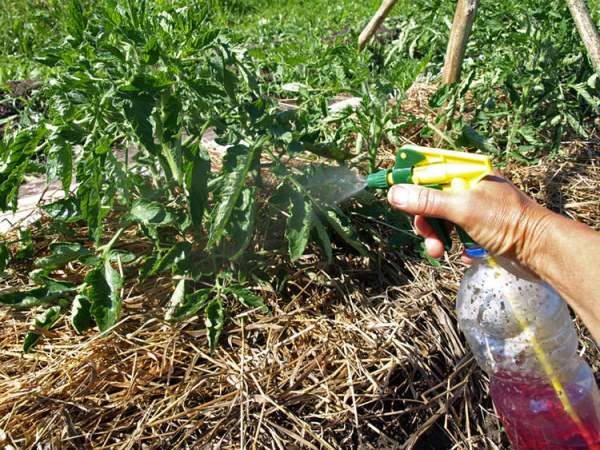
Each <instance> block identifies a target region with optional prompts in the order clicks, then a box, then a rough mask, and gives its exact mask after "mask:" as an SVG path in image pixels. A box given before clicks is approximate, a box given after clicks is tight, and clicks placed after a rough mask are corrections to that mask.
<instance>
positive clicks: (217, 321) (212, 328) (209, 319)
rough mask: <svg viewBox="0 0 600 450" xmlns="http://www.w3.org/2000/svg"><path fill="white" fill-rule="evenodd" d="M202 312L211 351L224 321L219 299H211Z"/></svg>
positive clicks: (214, 346) (221, 304) (215, 344)
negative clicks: (204, 316)
mask: <svg viewBox="0 0 600 450" xmlns="http://www.w3.org/2000/svg"><path fill="white" fill-rule="evenodd" d="M204 314H205V315H206V318H205V319H204V324H205V325H206V335H207V337H208V346H209V347H210V350H211V351H213V350H214V349H215V348H216V347H217V344H218V342H219V337H220V336H221V332H222V331H223V325H224V323H225V312H224V310H223V303H222V302H221V300H220V299H218V298H217V299H214V300H213V301H211V302H210V303H209V304H208V305H207V306H206V308H205V309H204Z"/></svg>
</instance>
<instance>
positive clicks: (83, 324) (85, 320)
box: [71, 295, 93, 334]
mask: <svg viewBox="0 0 600 450" xmlns="http://www.w3.org/2000/svg"><path fill="white" fill-rule="evenodd" d="M91 307H92V305H91V303H90V301H89V299H88V298H87V297H86V296H85V295H77V296H76V297H75V299H74V300H73V303H72V304H71V325H73V328H74V329H75V331H76V332H77V333H78V334H82V333H84V332H85V331H86V330H87V329H89V328H91V327H92V325H93V319H92V311H91Z"/></svg>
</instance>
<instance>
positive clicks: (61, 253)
mask: <svg viewBox="0 0 600 450" xmlns="http://www.w3.org/2000/svg"><path fill="white" fill-rule="evenodd" d="M90 255H92V252H91V251H90V250H88V249H87V248H84V247H82V246H81V244H78V243H71V242H57V243H54V244H50V255H49V256H45V257H43V258H37V259H36V260H35V261H34V263H33V264H34V266H35V267H40V268H42V269H45V270H55V269H58V268H61V267H64V266H65V265H66V264H67V263H70V262H72V261H76V260H79V259H82V258H84V257H87V256H90Z"/></svg>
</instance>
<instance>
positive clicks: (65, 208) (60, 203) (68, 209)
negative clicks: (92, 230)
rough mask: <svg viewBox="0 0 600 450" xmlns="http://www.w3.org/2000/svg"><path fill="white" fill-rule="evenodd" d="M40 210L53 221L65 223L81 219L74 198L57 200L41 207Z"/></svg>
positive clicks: (77, 202)
mask: <svg viewBox="0 0 600 450" xmlns="http://www.w3.org/2000/svg"><path fill="white" fill-rule="evenodd" d="M42 210H43V211H44V212H45V213H46V214H48V215H49V216H50V217H51V218H52V219H54V220H60V221H63V222H66V223H73V222H78V221H80V220H82V219H83V216H82V215H81V211H80V208H79V201H78V200H77V198H76V197H69V198H63V199H60V200H57V201H55V202H52V203H48V204H47V205H44V206H42Z"/></svg>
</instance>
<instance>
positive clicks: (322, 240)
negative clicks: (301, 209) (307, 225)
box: [312, 212, 333, 264]
mask: <svg viewBox="0 0 600 450" xmlns="http://www.w3.org/2000/svg"><path fill="white" fill-rule="evenodd" d="M312 223H313V225H314V227H315V231H316V233H317V239H318V241H319V244H321V248H322V249H323V251H324V252H325V257H326V258H327V264H331V261H333V250H332V248H331V239H329V233H327V228H326V227H325V225H323V222H321V219H320V218H319V217H318V216H317V214H316V213H314V212H313V218H312Z"/></svg>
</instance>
